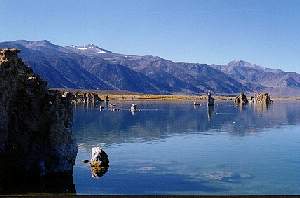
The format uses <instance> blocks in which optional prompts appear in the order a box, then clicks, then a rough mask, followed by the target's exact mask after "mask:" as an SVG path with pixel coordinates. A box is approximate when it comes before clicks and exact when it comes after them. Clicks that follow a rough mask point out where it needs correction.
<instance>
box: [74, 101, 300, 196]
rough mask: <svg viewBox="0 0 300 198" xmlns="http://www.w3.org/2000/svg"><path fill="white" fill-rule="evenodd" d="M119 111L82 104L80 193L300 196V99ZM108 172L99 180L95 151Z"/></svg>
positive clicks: (149, 105) (77, 115) (77, 129)
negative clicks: (105, 162) (102, 153)
mask: <svg viewBox="0 0 300 198" xmlns="http://www.w3.org/2000/svg"><path fill="white" fill-rule="evenodd" d="M136 104H137V106H138V108H139V109H141V111H139V112H136V113H134V114H132V113H131V112H130V111H129V110H128V109H129V108H130V105H131V103H126V102H125V103H124V102H122V103H120V104H118V107H119V108H121V111H117V112H111V111H107V110H104V111H99V109H98V108H84V107H78V106H77V107H76V108H75V111H74V124H73V132H74V135H75V137H76V139H77V143H78V145H79V151H78V155H77V159H76V164H75V167H74V174H73V182H74V184H75V188H76V193H77V194H147V195H148V194H188V195H194V194H196V195H197V194H208V195H210V194H217V195H227V194H300V188H299V184H300V181H299V178H300V171H299V168H300V102H297V101H294V102H293V101H288V102H284V101H283V102H274V104H272V105H271V106H269V107H268V108H267V107H265V106H259V105H258V106H252V105H248V106H245V107H243V108H240V107H236V106H235V105H234V104H233V103H232V102H218V101H217V102H216V105H215V107H214V108H210V109H208V108H207V106H206V105H205V103H202V105H201V106H193V105H192V104H191V103H174V102H137V103H136ZM94 146H101V147H102V148H103V149H104V150H105V152H106V153H107V154H108V157H109V161H110V167H109V169H108V171H107V172H106V173H105V174H104V175H103V176H102V177H99V178H93V177H92V174H91V171H90V167H89V165H88V164H84V163H83V162H82V160H85V159H90V154H91V148H92V147H94Z"/></svg>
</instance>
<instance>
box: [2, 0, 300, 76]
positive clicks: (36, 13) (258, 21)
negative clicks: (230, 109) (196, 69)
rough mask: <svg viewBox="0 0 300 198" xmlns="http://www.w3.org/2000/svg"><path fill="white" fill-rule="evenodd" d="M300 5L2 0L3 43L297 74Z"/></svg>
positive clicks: (239, 0)
mask: <svg viewBox="0 0 300 198" xmlns="http://www.w3.org/2000/svg"><path fill="white" fill-rule="evenodd" d="M299 10H300V1H299V0H185V1H175V0H172V1H171V0H126V1H125V0H119V1H117V0H85V1H84V0H51V1H43V0H26V1H25V0H20V1H16V0H15V1H13V0H0V16H1V25H0V41H7V40H19V39H26V40H49V41H51V42H53V43H55V44H59V45H71V44H86V43H94V44H96V45H99V46H101V47H103V48H105V49H108V50H111V51H114V52H119V53H124V54H139V55H145V54H151V55H157V56H161V57H163V58H167V59H171V60H174V61H186V62H199V63H209V64H212V63H215V64H225V63H227V62H229V61H231V60H234V59H242V60H246V61H250V62H252V63H256V64H260V65H264V66H268V67H273V68H281V69H284V70H286V71H297V72H300V57H299V52H300V25H299V24H300V12H299Z"/></svg>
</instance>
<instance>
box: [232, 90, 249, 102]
mask: <svg viewBox="0 0 300 198" xmlns="http://www.w3.org/2000/svg"><path fill="white" fill-rule="evenodd" d="M234 103H235V104H237V105H246V104H248V99H247V96H246V95H245V94H244V93H241V94H240V95H238V96H236V97H235V100H234Z"/></svg>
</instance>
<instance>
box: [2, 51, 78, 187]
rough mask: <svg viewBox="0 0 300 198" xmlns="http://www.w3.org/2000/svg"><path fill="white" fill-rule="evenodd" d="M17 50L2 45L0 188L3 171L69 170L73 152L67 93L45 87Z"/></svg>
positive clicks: (41, 173)
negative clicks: (19, 56) (63, 93)
mask: <svg viewBox="0 0 300 198" xmlns="http://www.w3.org/2000/svg"><path fill="white" fill-rule="evenodd" d="M18 52H19V50H17V49H0V192H1V191H3V190H5V189H1V188H3V185H1V183H3V184H4V183H7V181H6V180H7V179H8V178H6V177H5V175H6V176H7V175H9V178H14V176H17V177H22V178H26V177H27V178H32V177H41V176H50V175H62V174H63V175H72V173H73V165H74V163H75V158H76V155H77V144H76V142H75V140H74V139H73V137H72V131H71V127H72V119H73V112H72V105H71V95H66V96H62V95H61V94H59V93H58V92H54V91H52V92H50V91H48V88H47V83H46V82H45V81H43V80H42V79H41V78H40V77H39V76H38V75H36V74H34V73H33V71H32V69H31V68H29V67H27V66H26V65H25V64H24V63H23V62H22V60H21V59H20V58H18V56H17V53H18ZM15 179H16V178H14V180H15ZM16 183H17V182H16Z"/></svg>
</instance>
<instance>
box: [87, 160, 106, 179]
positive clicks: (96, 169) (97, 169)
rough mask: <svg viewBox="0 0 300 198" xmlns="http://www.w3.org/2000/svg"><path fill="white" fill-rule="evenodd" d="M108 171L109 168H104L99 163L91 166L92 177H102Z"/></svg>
mask: <svg viewBox="0 0 300 198" xmlns="http://www.w3.org/2000/svg"><path fill="white" fill-rule="evenodd" d="M107 171H108V166H103V165H101V163H99V162H95V163H92V164H91V172H92V177H97V178H98V177H102V176H103V175H104V174H105V173H106V172H107Z"/></svg>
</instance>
